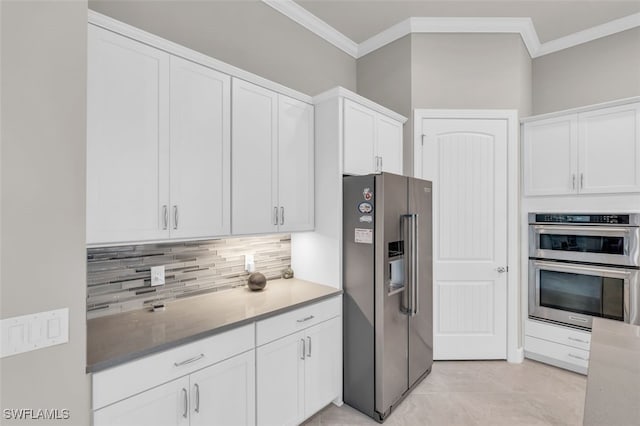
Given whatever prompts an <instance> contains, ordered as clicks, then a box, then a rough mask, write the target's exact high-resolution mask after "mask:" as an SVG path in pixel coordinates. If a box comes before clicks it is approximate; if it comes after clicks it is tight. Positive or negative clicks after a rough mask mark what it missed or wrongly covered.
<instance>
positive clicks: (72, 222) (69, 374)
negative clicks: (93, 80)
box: [0, 0, 90, 425]
mask: <svg viewBox="0 0 640 426" xmlns="http://www.w3.org/2000/svg"><path fill="white" fill-rule="evenodd" d="M0 8H1V10H2V12H1V25H0V31H1V39H2V45H1V54H0V56H1V58H2V62H1V77H2V81H1V83H0V85H1V89H2V99H1V103H2V107H1V114H0V119H1V138H2V148H1V152H2V155H1V169H0V173H1V176H2V179H1V194H0V198H1V199H2V206H1V213H2V215H1V220H2V228H1V229H2V233H1V235H0V243H1V245H2V252H1V254H0V256H1V259H0V260H1V262H0V263H1V264H2V268H1V271H0V280H1V289H2V294H1V297H0V311H1V312H0V316H1V317H2V318H7V317H12V316H16V315H24V314H29V313H35V312H40V311H46V310H51V309H57V308H63V307H68V308H69V312H70V329H69V343H67V344H63V345H58V346H52V347H49V348H45V349H40V350H36V351H32V352H27V353H24V354H20V355H14V356H11V357H7V358H3V359H2V360H0V370H1V375H2V380H1V388H0V389H1V394H2V397H1V401H0V404H1V407H0V408H1V409H5V408H16V409H18V408H32V409H39V408H40V409H60V410H62V409H68V410H70V415H71V418H70V419H69V420H68V421H66V422H64V423H65V424H74V425H88V424H89V397H90V395H89V379H88V376H87V375H86V374H85V366H86V362H85V359H86V326H85V316H86V314H85V310H86V302H85V295H86V251H85V139H86V67H87V55H86V40H87V37H86V31H87V25H86V21H87V4H86V2H83V1H80V0H76V1H66V2H63V1H42V2H35V1H23V2H8V1H3V2H2V3H1V5H0ZM0 416H2V420H0V423H2V424H3V425H5V424H6V425H11V424H19V425H29V424H38V425H43V424H50V423H51V422H46V421H42V420H35V421H15V422H14V421H8V420H6V419H4V416H3V413H2V411H1V410H0Z"/></svg>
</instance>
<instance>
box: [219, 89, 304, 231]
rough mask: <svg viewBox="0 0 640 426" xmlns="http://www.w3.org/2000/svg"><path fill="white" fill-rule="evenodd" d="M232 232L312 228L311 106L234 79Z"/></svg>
mask: <svg viewBox="0 0 640 426" xmlns="http://www.w3.org/2000/svg"><path fill="white" fill-rule="evenodd" d="M232 105H233V113H232V129H233V130H232V131H233V155H232V159H233V164H232V191H231V192H232V206H233V207H232V218H233V219H232V224H233V226H232V232H233V234H258V233H265V232H278V231H282V232H291V231H303V230H312V229H313V219H314V216H313V206H314V196H313V194H314V190H313V189H314V172H313V158H314V155H313V154H314V145H313V140H314V138H313V106H311V105H309V104H306V103H304V102H300V101H297V100H294V99H291V98H289V97H287V96H284V95H280V94H277V93H275V92H272V91H271V90H268V89H265V88H262V87H260V86H257V85H255V84H252V83H248V82H246V81H243V80H240V79H234V80H233V101H232Z"/></svg>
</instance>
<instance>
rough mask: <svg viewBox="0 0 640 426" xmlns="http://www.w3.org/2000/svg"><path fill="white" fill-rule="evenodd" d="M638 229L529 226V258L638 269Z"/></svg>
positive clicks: (584, 226) (639, 260)
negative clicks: (635, 267) (634, 267)
mask: <svg viewBox="0 0 640 426" xmlns="http://www.w3.org/2000/svg"><path fill="white" fill-rule="evenodd" d="M639 232H640V228H638V227H624V226H620V227H617V226H616V227H614V226H589V225H578V226H572V225H539V224H532V225H529V257H535V258H539V259H555V260H569V261H574V262H587V263H600V264H608V265H621V266H640V250H639V249H638V241H639V238H640V234H639Z"/></svg>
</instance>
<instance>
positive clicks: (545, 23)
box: [296, 0, 640, 43]
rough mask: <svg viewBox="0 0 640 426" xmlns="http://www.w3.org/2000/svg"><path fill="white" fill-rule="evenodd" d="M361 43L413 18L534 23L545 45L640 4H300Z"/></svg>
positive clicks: (463, 0) (336, 0) (367, 0)
mask: <svg viewBox="0 0 640 426" xmlns="http://www.w3.org/2000/svg"><path fill="white" fill-rule="evenodd" d="M296 3H298V4H299V5H300V6H302V7H304V8H305V9H307V10H308V11H309V12H311V13H312V14H314V15H315V16H317V17H318V18H320V19H322V20H323V21H325V22H326V23H327V24H329V25H331V26H332V27H334V28H335V29H336V30H338V31H340V32H341V33H342V34H344V35H345V36H347V37H349V38H350V39H351V40H353V41H354V42H356V43H362V42H363V41H365V40H367V39H369V38H370V37H372V36H374V35H376V34H378V33H380V32H381V31H384V30H385V29H387V28H389V27H391V26H392V25H394V24H397V23H398V22H401V21H403V20H405V19H407V18H410V17H530V18H531V19H532V21H533V24H534V26H535V29H536V32H537V33H538V38H539V39H540V42H541V43H545V42H548V41H550V40H554V39H557V38H560V37H563V36H566V35H569V34H572V33H575V32H578V31H582V30H585V29H588V28H591V27H594V26H597V25H600V24H604V23H606V22H609V21H612V20H614V19H618V18H622V17H624V16H628V15H632V14H635V13H640V0H560V1H557V0H538V1H531V0H494V1H485V0H447V1H444V0H414V1H406V0H296Z"/></svg>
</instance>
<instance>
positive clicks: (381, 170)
mask: <svg viewBox="0 0 640 426" xmlns="http://www.w3.org/2000/svg"><path fill="white" fill-rule="evenodd" d="M379 158H380V171H382V160H383V159H382V157H379Z"/></svg>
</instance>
